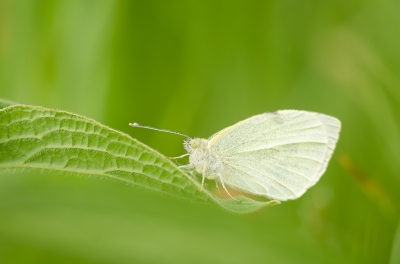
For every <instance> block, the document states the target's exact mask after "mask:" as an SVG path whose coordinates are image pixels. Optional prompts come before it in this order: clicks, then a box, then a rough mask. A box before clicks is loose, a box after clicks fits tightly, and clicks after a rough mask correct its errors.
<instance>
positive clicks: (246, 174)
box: [130, 110, 341, 201]
mask: <svg viewBox="0 0 400 264" xmlns="http://www.w3.org/2000/svg"><path fill="white" fill-rule="evenodd" d="M130 125H131V126H136V127H143V128H149V129H154V128H152V127H146V126H141V125H138V124H136V123H134V124H130ZM340 126H341V124H340V121H339V120H338V119H336V118H334V117H331V116H327V115H323V114H319V113H313V112H307V111H297V110H281V111H276V112H272V113H264V114H260V115H256V116H253V117H250V118H248V119H246V120H243V121H241V122H238V123H236V124H235V125H233V126H230V127H227V128H225V129H223V130H221V131H219V132H218V133H216V134H214V135H213V136H211V137H210V138H209V139H202V138H190V137H188V136H186V135H184V136H186V137H187V139H186V140H185V141H184V147H185V149H186V150H187V152H188V154H185V155H189V164H188V165H187V166H184V167H186V168H194V170H195V171H196V172H198V173H201V174H202V177H203V178H202V185H201V186H203V185H204V179H205V178H207V179H215V180H218V181H220V182H221V184H222V186H223V188H224V189H225V191H226V192H227V193H228V194H229V195H230V193H229V192H228V190H227V188H226V186H229V187H232V188H234V189H239V190H241V191H244V192H247V193H250V194H254V195H260V196H265V197H268V198H272V199H276V200H280V201H285V200H289V199H296V198H298V197H300V196H301V195H302V194H304V192H305V191H306V190H307V189H308V188H310V187H311V186H313V185H314V184H315V183H316V182H317V181H318V180H319V179H320V177H321V176H322V174H323V173H324V172H325V170H326V167H327V165H328V162H329V160H330V158H331V156H332V153H333V150H334V149H335V145H336V142H337V140H338V138H339V131H340ZM155 130H159V131H164V132H170V133H175V134H179V135H183V134H181V133H177V132H173V131H169V130H163V129H155ZM185 155H183V156H185ZM230 196H231V195H230ZM231 197H232V196H231ZM232 198H233V197H232Z"/></svg>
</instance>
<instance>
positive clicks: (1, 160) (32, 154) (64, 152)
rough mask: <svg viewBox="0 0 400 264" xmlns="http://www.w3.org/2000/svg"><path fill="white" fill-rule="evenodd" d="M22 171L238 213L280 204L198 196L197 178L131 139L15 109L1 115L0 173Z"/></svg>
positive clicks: (60, 114) (70, 119)
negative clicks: (85, 179)
mask: <svg viewBox="0 0 400 264" xmlns="http://www.w3.org/2000/svg"><path fill="white" fill-rule="evenodd" d="M0 104H2V105H7V102H1V103H0ZM9 104H11V103H9ZM23 169H30V170H50V171H53V172H57V171H58V172H64V173H72V174H77V175H93V176H100V177H106V178H110V179H115V180H119V181H123V182H127V183H131V184H133V185H136V186H141V187H144V188H148V189H151V190H155V191H159V192H162V193H166V194H169V195H174V196H178V197H185V198H190V199H192V200H199V201H203V202H211V203H215V204H218V205H220V206H221V207H223V208H225V209H226V210H229V211H232V212H235V213H250V212H253V211H256V210H258V209H260V208H261V207H263V206H266V205H274V204H277V203H279V202H277V201H270V202H260V201H255V200H252V199H250V198H247V197H244V196H239V197H237V199H238V200H239V201H236V200H233V199H221V198H219V197H217V196H215V195H214V194H212V193H211V192H209V191H208V190H203V191H200V185H199V183H198V182H197V181H195V179H194V178H193V177H191V176H189V175H188V174H186V173H185V172H183V171H182V170H181V169H180V168H178V167H177V166H176V165H175V164H174V163H173V162H171V161H170V160H169V159H168V158H166V157H164V156H163V155H161V154H160V153H158V152H157V151H155V150H154V149H151V148H150V147H148V146H146V145H144V144H143V143H141V142H139V141H138V140H136V139H133V138H131V137H130V136H129V135H127V134H124V133H122V132H119V131H116V130H114V129H111V128H109V127H107V126H104V125H102V124H100V123H98V122H96V121H94V120H92V119H89V118H86V117H84V116H80V115H76V114H72V113H68V112H65V111H59V110H54V109H46V108H43V107H37V106H27V105H11V106H8V107H5V108H3V109H2V110H1V111H0V172H4V171H7V172H12V171H17V170H23Z"/></svg>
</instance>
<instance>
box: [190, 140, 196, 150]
mask: <svg viewBox="0 0 400 264" xmlns="http://www.w3.org/2000/svg"><path fill="white" fill-rule="evenodd" d="M190 146H191V147H192V148H197V146H198V144H197V141H196V140H191V141H190Z"/></svg>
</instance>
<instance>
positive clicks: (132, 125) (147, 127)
mask: <svg viewBox="0 0 400 264" xmlns="http://www.w3.org/2000/svg"><path fill="white" fill-rule="evenodd" d="M129 125H130V126H131V127H140V128H146V129H150V130H155V131H160V132H166V133H170V134H175V135H179V136H182V137H186V138H190V137H189V136H188V135H185V134H183V133H179V132H176V131H171V130H168V129H161V128H155V127H150V126H142V125H140V124H138V123H129Z"/></svg>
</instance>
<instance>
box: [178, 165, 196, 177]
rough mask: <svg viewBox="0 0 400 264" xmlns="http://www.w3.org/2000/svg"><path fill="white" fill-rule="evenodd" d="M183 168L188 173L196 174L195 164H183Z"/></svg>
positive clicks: (181, 167)
mask: <svg viewBox="0 0 400 264" xmlns="http://www.w3.org/2000/svg"><path fill="white" fill-rule="evenodd" d="M179 168H180V169H181V170H183V171H184V172H186V173H189V174H190V175H192V176H194V173H195V170H194V166H193V165H192V164H186V165H181V166H179Z"/></svg>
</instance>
